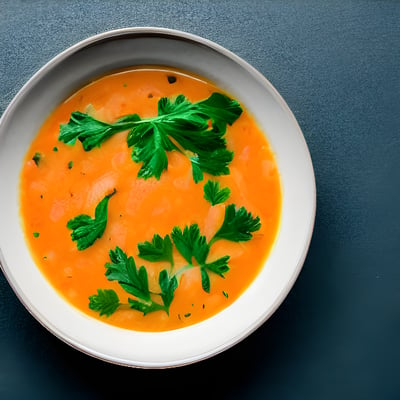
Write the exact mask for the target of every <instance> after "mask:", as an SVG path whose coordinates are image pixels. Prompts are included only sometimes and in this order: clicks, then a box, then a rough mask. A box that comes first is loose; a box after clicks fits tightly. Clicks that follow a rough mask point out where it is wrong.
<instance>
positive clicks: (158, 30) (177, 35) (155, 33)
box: [0, 26, 316, 368]
mask: <svg viewBox="0 0 400 400" xmlns="http://www.w3.org/2000/svg"><path fill="white" fill-rule="evenodd" d="M130 36H132V37H134V38H137V37H141V36H143V37H149V36H151V37H160V36H161V37H166V38H173V39H180V40H185V41H188V42H192V43H195V44H196V45H201V46H205V47H208V48H210V49H212V50H214V51H216V52H217V53H220V54H222V55H223V56H225V57H226V58H228V59H230V60H231V61H233V62H234V63H236V64H239V65H240V66H241V67H243V68H244V69H245V70H246V71H247V72H248V73H249V74H251V75H252V76H253V77H254V79H256V80H257V81H261V82H263V84H264V85H265V86H267V87H268V89H269V91H270V92H271V95H272V96H273V97H274V99H275V100H276V101H277V102H278V103H279V106H280V107H282V108H283V110H284V113H285V115H286V116H287V117H288V118H290V120H291V124H293V126H294V129H295V130H297V132H298V133H299V134H300V135H299V139H300V141H301V145H302V146H303V147H304V149H305V153H306V157H308V160H306V162H308V164H309V165H308V167H309V168H310V173H311V175H310V176H309V178H310V182H309V186H310V193H309V200H310V201H311V204H310V218H309V220H308V226H307V227H304V230H305V232H306V234H305V237H304V243H303V246H302V252H301V254H299V255H298V259H297V260H298V261H297V264H296V266H294V267H293V269H292V274H291V276H290V279H289V280H288V281H287V282H286V285H285V287H284V288H282V290H281V291H280V295H279V296H278V297H276V298H275V300H274V302H273V303H272V305H271V306H270V307H269V309H268V313H265V314H264V315H262V316H261V317H260V318H259V319H258V320H256V321H253V323H252V324H251V325H250V326H248V327H247V329H246V330H245V331H244V332H240V333H239V334H238V335H236V336H234V337H231V339H230V341H227V342H224V343H221V344H220V345H219V346H218V347H214V348H213V349H210V350H209V351H207V352H202V353H201V354H197V355H194V356H191V357H187V358H185V359H180V360H179V361H178V360H172V361H167V362H152V361H150V362H137V361H136V362H132V361H131V360H124V359H123V357H120V356H112V355H109V354H104V353H101V352H97V351H95V350H93V349H91V348H87V347H86V346H84V345H82V344H81V343H79V342H76V341H75V340H74V339H73V338H69V337H68V336H66V335H65V334H64V333H63V332H61V331H60V330H59V328H58V327H57V326H55V325H54V324H53V323H52V322H51V321H48V320H46V318H44V317H43V316H41V313H40V311H39V310H37V309H35V307H34V306H33V305H32V304H31V303H30V301H29V299H27V298H25V296H24V294H23V293H20V290H19V288H18V284H17V282H15V281H14V278H13V276H10V274H9V273H8V270H9V267H8V265H7V262H6V260H5V257H4V254H3V251H2V249H1V248H0V267H1V269H2V271H3V274H4V276H5V278H6V280H7V281H8V283H9V284H10V286H11V288H12V289H13V291H14V293H15V294H16V296H17V297H18V299H19V300H20V301H21V303H22V304H23V305H24V306H25V308H26V309H27V310H28V311H29V313H30V314H31V315H32V316H33V317H34V318H35V319H36V320H37V321H38V322H40V323H41V325H42V326H44V327H45V328H46V329H47V330H49V331H50V332H51V333H52V334H54V335H55V336H56V337H58V338H59V339H60V340H62V341H64V342H65V343H67V344H68V345H70V346H71V347H73V348H75V349H78V350H80V351H82V352H83V353H86V354H88V355H90V356H93V357H95V358H98V359H101V360H103V361H107V362H111V363H114V364H118V365H124V366H130V367H141V368H168V367H177V366H183V365H187V364H192V363H194V362H198V361H201V360H205V359H207V358H210V357H212V356H215V355H217V354H219V353H221V352H223V351H225V350H227V349H229V348H230V347H232V346H234V345H235V344H237V343H238V342H240V341H242V340H243V339H245V338H246V337H247V336H249V335H250V334H251V333H253V332H254V331H255V330H256V329H258V328H259V327H260V326H261V325H262V324H263V323H264V322H265V321H267V320H268V319H269V318H270V316H271V315H272V314H273V313H274V312H275V311H276V310H277V309H278V308H279V306H280V305H281V304H282V302H283V301H284V299H285V298H286V297H287V295H288V293H289V292H290V290H291V289H292V287H293V285H294V283H295V281H296V280H297V278H298V275H299V274H300V272H301V269H302V267H303V264H304V261H305V258H306V255H307V253H308V249H309V246H310V243H311V239H312V235H313V229H314V223H315V215H316V185H315V176H314V169H313V166H312V160H311V155H310V153H309V150H308V147H307V143H306V141H305V138H304V136H303V134H302V131H301V128H300V126H299V124H298V122H297V120H296V118H295V116H294V114H293V113H292V111H291V109H290V108H289V106H288V105H287V103H286V102H285V100H284V99H283V97H282V96H281V95H280V93H279V92H278V91H277V90H276V89H275V87H274V86H273V85H272V84H271V83H270V81H269V80H268V79H267V78H266V77H265V76H264V75H263V74H261V73H260V72H259V71H258V70H256V69H255V68H254V67H253V66H251V65H250V64H249V63H247V62H246V61H245V60H244V59H242V58H241V57H239V56H238V55H236V54H235V53H233V52H231V51H230V50H228V49H226V48H225V47H223V46H221V45H219V44H217V43H215V42H213V41H211V40H209V39H206V38H203V37H200V36H198V35H195V34H192V33H188V32H184V31H181V30H176V29H170V28H162V27H145V26H143V27H127V28H120V29H114V30H109V31H105V32H102V33H99V34H96V35H93V36H90V37H88V38H86V39H83V40H81V41H79V42H77V43H76V44H74V45H72V46H70V47H68V48H67V49H65V50H63V51H62V52H60V53H58V54H57V55H56V56H55V57H53V58H52V59H51V60H49V61H48V62H47V63H46V64H44V65H43V66H42V67H41V68H40V69H38V70H37V72H36V73H34V74H33V75H32V77H31V78H30V79H29V80H28V81H27V82H26V83H25V84H24V85H23V86H22V87H21V89H20V90H19V91H18V92H17V94H16V95H15V96H14V98H13V99H12V101H11V102H10V103H9V105H8V107H7V108H6V109H5V111H4V113H3V115H2V116H1V118H0V141H1V139H2V136H3V135H2V126H3V125H5V124H6V122H7V120H8V118H10V117H11V115H12V113H13V112H14V109H15V108H16V107H17V106H18V102H19V101H20V99H21V97H23V96H25V94H26V93H28V92H29V91H30V90H31V88H32V87H34V86H35V85H36V83H37V81H38V80H40V78H41V77H42V76H43V75H45V74H46V73H47V72H48V71H49V70H51V69H52V68H54V67H55V66H57V65H59V64H61V63H62V62H63V61H64V60H66V59H68V58H69V57H71V56H72V55H73V54H75V53H77V52H79V51H82V50H84V49H86V48H88V47H91V46H93V45H96V44H99V43H101V42H104V41H108V40H111V39H116V38H119V37H121V38H127V37H130ZM189 328H190V327H189ZM183 329H185V330H186V329H188V328H183Z"/></svg>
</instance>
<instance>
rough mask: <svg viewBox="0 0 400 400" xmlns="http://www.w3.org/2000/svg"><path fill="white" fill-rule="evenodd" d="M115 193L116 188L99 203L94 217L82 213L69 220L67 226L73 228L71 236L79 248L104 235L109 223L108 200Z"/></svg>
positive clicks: (82, 248)
mask: <svg viewBox="0 0 400 400" xmlns="http://www.w3.org/2000/svg"><path fill="white" fill-rule="evenodd" d="M115 193H116V190H115V189H114V191H113V192H112V193H111V194H108V195H107V196H105V197H104V198H103V200H101V201H100V202H99V204H97V206H96V208H95V211H94V218H91V217H90V216H89V215H86V214H81V215H78V216H77V217H75V218H72V219H70V220H69V221H68V223H67V228H68V229H72V232H71V238H72V240H73V241H76V244H77V248H78V250H85V249H87V248H88V247H90V246H91V245H92V244H93V243H94V242H95V241H96V240H97V239H99V238H101V236H102V235H103V233H104V230H105V229H106V225H107V217H108V216H107V212H108V201H109V199H110V197H111V196H113V195H114V194H115Z"/></svg>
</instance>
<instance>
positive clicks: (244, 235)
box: [210, 204, 261, 245]
mask: <svg viewBox="0 0 400 400" xmlns="http://www.w3.org/2000/svg"><path fill="white" fill-rule="evenodd" d="M260 228H261V223H260V218H259V217H258V216H257V217H253V216H252V214H251V213H250V212H248V211H247V210H246V209H245V208H244V207H240V208H236V206H235V205H234V204H230V205H228V206H227V207H226V208H225V217H224V222H223V223H222V226H221V227H220V228H219V230H218V231H217V232H216V234H215V235H214V237H213V238H212V239H211V241H210V245H211V244H212V243H214V242H215V241H217V240H219V239H226V240H230V241H232V242H246V241H248V240H250V239H251V238H252V237H253V236H252V232H255V231H258V230H259V229H260Z"/></svg>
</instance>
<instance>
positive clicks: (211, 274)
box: [20, 66, 281, 331]
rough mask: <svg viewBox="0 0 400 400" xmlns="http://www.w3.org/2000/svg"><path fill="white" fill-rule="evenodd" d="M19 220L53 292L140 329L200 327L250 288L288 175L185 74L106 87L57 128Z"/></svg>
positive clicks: (49, 133)
mask: <svg viewBox="0 0 400 400" xmlns="http://www.w3.org/2000/svg"><path fill="white" fill-rule="evenodd" d="M20 210H21V219H22V222H23V227H24V232H25V236H26V240H27V243H28V245H29V247H30V250H31V253H32V255H33V257H34V260H35V262H36V264H37V266H38V268H40V270H41V271H42V273H43V274H44V276H45V277H46V278H47V279H48V281H49V282H50V283H51V285H52V286H53V287H54V288H55V289H56V290H57V291H58V292H59V293H60V294H61V295H62V296H63V297H64V298H65V299H66V300H67V301H68V302H70V303H71V304H72V305H73V306H75V307H76V308H78V309H79V310H81V311H82V312H84V313H86V314H89V315H90V316H92V317H94V318H99V319H100V320H101V321H104V322H105V323H109V324H112V325H115V326H118V327H122V328H126V329H132V330H138V331H166V330H172V329H177V328H182V327H185V326H188V325H191V324H194V323H198V322H200V321H202V320H204V319H207V318H209V317H211V316H213V315H215V314H216V313H218V312H220V311H221V310H223V309H224V308H226V307H227V306H229V305H230V304H231V303H232V302H234V301H235V300H236V299H238V297H239V296H240V295H241V294H242V293H243V291H244V290H245V289H246V288H247V287H248V286H249V285H250V284H251V282H252V281H253V280H254V279H255V278H256V276H257V274H258V272H259V271H260V269H261V267H262V265H263V263H264V262H265V260H266V258H267V256H268V254H269V252H270V250H271V247H272V246H273V243H274V240H275V237H276V235H277V231H278V228H279V221H280V212H281V186H280V178H279V171H278V169H277V165H276V162H275V159H274V154H273V153H272V151H271V149H270V147H269V144H268V142H267V140H266V138H265V135H264V134H263V133H262V132H261V130H260V129H259V127H258V126H257V123H256V121H255V120H254V119H253V117H252V115H251V114H250V113H249V112H248V111H247V110H246V109H245V108H244V106H243V105H242V104H239V103H238V101H237V100H235V99H232V98H230V97H229V95H228V94H225V93H223V92H222V91H221V90H220V89H219V88H218V87H217V86H216V85H214V84H213V83H212V82H209V81H208V80H206V79H203V78H202V77H199V76H196V75H193V74H190V73H188V72H186V71H181V70H176V69H170V68H165V67H153V66H143V67H140V68H138V67H137V68H132V69H127V70H123V71H117V72H115V73H112V74H109V75H106V76H103V77H100V78H99V79H96V80H94V81H93V82H91V83H90V84H88V85H86V86H84V87H83V88H81V89H80V90H78V91H77V92H75V93H74V94H72V95H71V96H70V97H69V98H68V99H66V100H65V101H64V102H63V103H62V104H60V105H58V106H57V107H56V108H55V109H54V111H52V112H51V114H50V115H49V116H48V118H47V119H46V121H45V123H44V124H43V126H42V127H41V129H40V130H39V132H38V135H37V136H36V138H35V139H34V140H33V142H32V144H31V146H30V148H29V150H28V152H27V155H26V159H25V161H24V164H23V168H22V172H21V182H20Z"/></svg>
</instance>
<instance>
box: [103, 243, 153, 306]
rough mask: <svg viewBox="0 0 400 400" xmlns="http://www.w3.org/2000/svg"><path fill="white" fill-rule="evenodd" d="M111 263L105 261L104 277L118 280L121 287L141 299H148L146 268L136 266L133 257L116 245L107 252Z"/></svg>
mask: <svg viewBox="0 0 400 400" xmlns="http://www.w3.org/2000/svg"><path fill="white" fill-rule="evenodd" d="M109 256H110V260H111V263H106V265H105V267H106V268H107V271H106V277H107V279H108V280H109V281H118V283H119V284H120V285H121V286H122V288H123V289H124V290H125V291H126V292H128V293H129V294H132V295H133V296H136V297H138V298H140V299H142V300H145V301H149V300H150V291H149V282H148V278H147V270H146V268H145V267H144V266H141V267H140V268H139V269H137V268H136V264H135V260H134V259H133V257H132V256H131V257H128V256H127V255H126V254H125V253H124V252H123V251H122V250H121V248H119V247H118V246H117V247H116V248H115V250H110V252H109Z"/></svg>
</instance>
